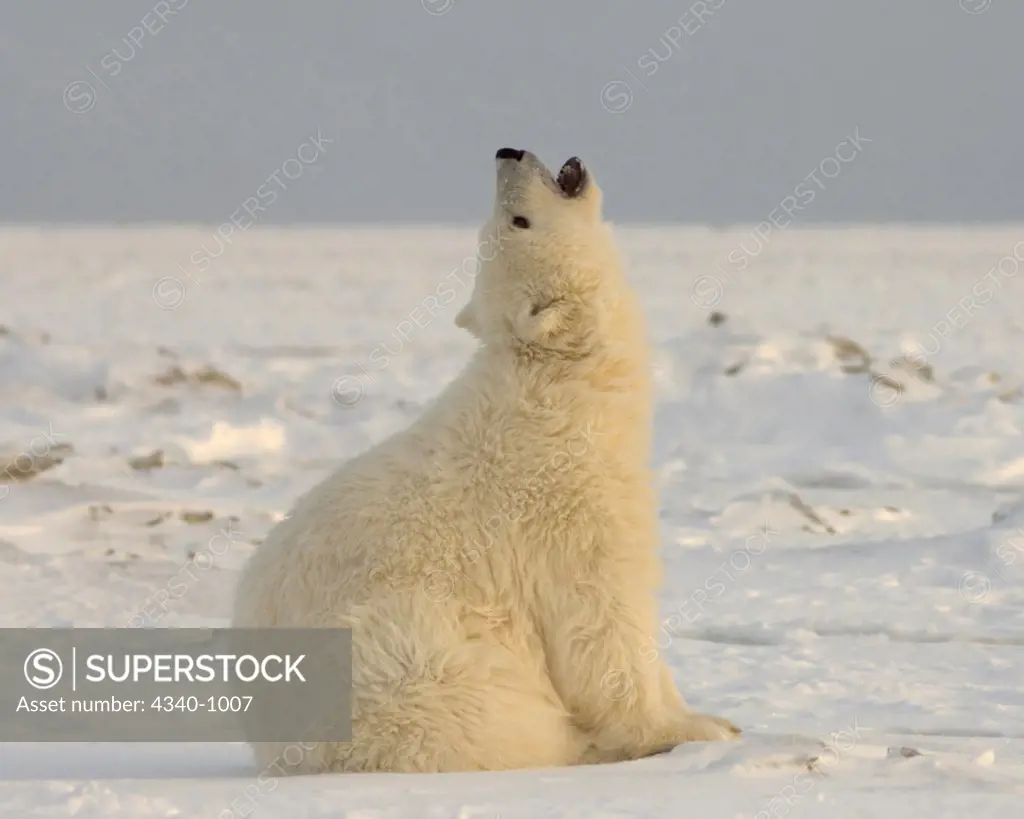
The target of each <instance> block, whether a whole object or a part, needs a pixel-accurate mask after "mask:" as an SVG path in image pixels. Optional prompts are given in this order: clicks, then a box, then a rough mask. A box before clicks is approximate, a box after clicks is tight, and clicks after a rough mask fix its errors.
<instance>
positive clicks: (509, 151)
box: [494, 148, 526, 162]
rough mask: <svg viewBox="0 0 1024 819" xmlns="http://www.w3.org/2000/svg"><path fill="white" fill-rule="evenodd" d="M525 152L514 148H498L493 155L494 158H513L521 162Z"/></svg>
mask: <svg viewBox="0 0 1024 819" xmlns="http://www.w3.org/2000/svg"><path fill="white" fill-rule="evenodd" d="M525 153H526V151H517V150H516V149H515V148H499V149H498V153H496V154H495V155H494V158H495V159H514V160H515V161H516V162H521V161H522V159H523V155H524V154H525Z"/></svg>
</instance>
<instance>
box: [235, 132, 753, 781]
mask: <svg viewBox="0 0 1024 819" xmlns="http://www.w3.org/2000/svg"><path fill="white" fill-rule="evenodd" d="M496 164H497V195H496V199H495V203H494V210H493V214H492V216H491V218H490V220H489V221H488V222H487V223H486V224H485V225H484V226H483V228H482V229H481V231H480V245H479V248H478V250H479V253H478V260H479V264H478V266H477V268H476V270H477V275H476V276H475V282H474V285H473V290H472V293H471V295H470V299H469V301H468V303H467V304H466V306H465V307H464V308H463V309H462V310H461V311H460V312H459V313H458V315H457V316H456V319H455V322H456V324H457V325H458V326H459V327H461V328H464V329H465V330H467V331H469V332H470V333H472V334H473V335H474V336H476V338H477V339H478V340H479V342H480V344H479V348H478V351H477V352H476V354H475V355H474V357H473V358H472V359H471V361H470V362H469V363H468V365H467V366H466V368H465V370H464V371H463V372H462V374H461V375H460V376H459V377H458V378H457V379H456V380H455V381H454V382H453V383H452V384H450V385H449V386H448V387H447V389H445V390H444V391H443V392H442V393H441V395H440V397H439V398H438V399H437V401H436V402H435V403H434V405H433V406H432V407H430V408H429V409H428V410H427V411H426V412H425V414H424V415H423V416H422V417H421V418H420V419H419V420H418V421H416V422H415V423H414V424H413V425H412V426H411V427H409V428H408V429H406V430H404V431H403V432H400V433H398V434H396V435H394V436H393V437H392V438H390V439H388V440H386V441H384V442H383V443H381V444H380V445H378V446H376V447H374V448H373V449H371V450H369V451H368V452H366V453H364V454H362V455H360V456H358V457H356V458H354V459H353V460H351V461H350V462H348V463H347V464H345V465H344V466H342V467H341V468H340V469H339V470H338V471H337V472H335V473H334V474H333V475H332V476H330V477H328V478H327V479H326V480H325V481H324V482H323V483H321V484H320V485H319V486H316V487H315V488H313V489H312V490H311V491H310V492H308V493H307V494H306V495H305V496H304V497H303V498H301V499H300V500H299V501H298V503H297V504H296V506H295V507H294V509H293V511H292V514H291V515H290V516H289V517H288V518H286V519H285V520H283V521H282V522H281V523H279V524H278V525H277V526H276V527H275V528H274V529H273V530H272V531H271V532H270V533H269V535H268V537H267V538H266V540H265V541H264V543H263V544H262V546H260V548H259V549H258V551H257V553H256V554H255V555H254V556H253V558H252V560H251V561H250V563H249V564H248V566H247V567H246V569H245V571H244V573H243V576H242V578H241V581H240V585H239V588H238V593H237V599H236V603H235V617H234V624H235V625H236V626H238V627H346V628H351V629H352V655H353V692H352V719H353V734H352V741H351V742H347V743H317V744H315V745H313V746H312V747H311V748H310V749H307V750H306V751H305V752H303V753H301V757H302V758H301V760H297V759H296V760H293V761H288V764H287V766H286V765H284V764H283V763H282V754H281V750H282V748H283V747H285V746H284V745H274V744H272V743H254V748H255V751H256V756H257V759H258V761H259V762H261V763H262V764H264V765H265V764H268V763H270V762H271V761H274V760H277V764H278V767H279V768H285V767H287V769H288V771H289V772H294V773H315V772H326V771H393V772H414V771H422V772H451V771H484V770H501V769H512V768H540V767H549V766H563V765H575V764H589V763H600V762H613V761H619V760H627V759H635V758H639V757H644V756H648V755H652V754H657V753H660V752H664V751H667V750H669V749H671V748H672V747H674V746H676V745H678V744H680V743H683V742H689V741H710V740H723V739H733V738H735V737H737V736H738V735H739V730H738V729H737V728H736V727H735V726H733V725H732V724H731V723H730V722H728V721H727V720H725V719H721V718H718V717H713V716H709V715H706V714H699V713H695V712H693V711H691V710H690V709H689V708H688V707H687V705H686V703H685V702H684V700H683V698H682V697H681V696H680V694H679V693H678V691H677V690H676V687H675V684H674V682H673V679H672V675H671V672H670V670H669V668H668V667H667V666H666V665H664V664H663V663H662V662H661V661H660V660H658V659H657V658H654V659H651V658H650V657H649V652H648V653H647V654H645V653H644V652H643V651H642V650H641V649H642V648H643V647H644V646H647V645H649V643H650V640H651V638H652V637H653V635H654V634H655V632H656V630H657V628H658V605H657V601H656V597H655V595H656V590H657V586H658V584H659V573H660V568H659V561H658V554H657V551H658V537H657V523H658V511H657V499H656V494H655V490H654V487H653V480H652V474H651V472H650V470H649V466H648V460H649V458H650V454H651V425H652V417H651V416H652V397H651V383H650V376H649V363H648V349H647V346H646V342H645V338H644V329H643V322H642V317H641V313H640V310H639V308H638V303H637V301H636V300H635V298H634V295H633V294H632V292H631V290H630V289H629V287H628V286H627V283H626V281H625V278H624V276H623V272H622V269H621V265H620V261H619V257H618V253H617V250H616V247H615V244H614V241H613V236H612V231H611V228H610V226H609V225H607V224H606V223H605V222H604V221H603V220H602V214H601V203H602V194H601V191H600V189H599V188H598V186H597V183H596V181H595V180H594V178H593V176H592V175H591V174H590V172H589V171H588V170H587V168H585V166H584V165H583V163H582V162H581V161H580V160H579V159H578V158H576V157H573V158H571V159H569V160H568V161H567V162H566V163H565V164H564V165H563V166H562V169H561V171H560V172H559V173H558V175H557V177H555V176H553V175H552V174H551V173H550V172H549V171H548V170H547V169H546V168H545V167H544V165H543V164H541V162H540V161H539V160H538V159H537V157H536V156H534V155H533V154H532V153H529V152H527V151H522V150H514V149H511V148H502V149H501V150H499V151H498V152H497V154H496ZM304 747H305V746H304ZM288 756H289V755H288V754H284V755H283V758H284V760H288ZM293 756H295V757H298V756H300V754H298V753H296V754H293Z"/></svg>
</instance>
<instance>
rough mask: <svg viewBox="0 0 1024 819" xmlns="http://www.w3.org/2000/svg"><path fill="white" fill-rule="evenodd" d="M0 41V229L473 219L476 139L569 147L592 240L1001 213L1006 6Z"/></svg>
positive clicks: (783, 1) (1010, 34) (152, 27)
mask: <svg viewBox="0 0 1024 819" xmlns="http://www.w3.org/2000/svg"><path fill="white" fill-rule="evenodd" d="M971 12H974V13H971ZM161 18H163V19H161ZM0 20H2V23H0V112H2V120H0V152H2V156H3V157H4V159H5V160H6V161H5V165H6V167H5V169H4V174H3V180H2V182H0V186H2V188H0V190H2V193H0V221H90V222H97V221H113V222H132V221H153V220H160V221H191V222H198V221H203V222H222V221H224V220H225V219H226V218H228V217H229V216H230V214H232V213H234V212H236V211H237V210H238V209H239V207H241V206H242V204H243V202H246V201H248V202H250V203H254V202H258V203H260V204H261V205H262V206H263V207H264V209H263V210H262V211H256V212H257V213H258V217H257V218H258V219H259V220H260V221H263V222H278V223H281V222H296V221H300V222H379V221H418V222H451V221H457V222H471V223H472V222H479V221H480V220H481V218H482V216H483V213H484V211H485V210H486V209H487V208H489V206H490V202H491V198H492V195H493V184H494V171H493V155H494V151H495V150H496V149H497V148H500V147H503V146H510V147H514V148H528V149H530V150H533V151H534V152H535V153H537V154H538V155H539V156H540V157H541V159H542V160H544V161H545V162H547V163H548V164H549V165H551V166H555V167H557V166H558V165H559V164H561V162H562V161H563V160H564V159H566V158H567V157H568V156H570V155H572V154H578V155H579V156H581V157H582V158H583V160H584V161H585V162H586V163H587V164H588V165H589V166H590V167H591V169H592V171H593V172H594V174H595V176H596V178H597V179H598V181H599V183H600V184H601V185H602V187H603V188H604V190H605V196H606V202H607V207H606V211H607V213H608V215H609V216H610V217H611V218H613V219H615V220H616V221H619V222H700V223H714V224H722V223H731V222H756V221H760V220H761V219H763V218H765V216H766V215H767V214H768V213H769V212H770V211H771V210H772V209H773V208H775V207H776V206H777V205H778V204H779V203H780V202H782V201H783V200H785V198H786V197H787V196H791V197H793V199H796V200H797V201H798V202H804V203H805V206H803V207H802V208H801V209H800V210H799V211H798V212H797V215H798V218H800V219H801V220H804V221H807V222H837V221H962V222H972V221H1016V220H1024V193H1022V188H1024V186H1022V183H1024V60H1022V57H1021V54H1022V48H1024V46H1022V35H1024V2H1021V0H772V2H767V0H704V2H693V0H683V1H682V2H670V1H669V0H642V2H640V1H638V2H622V0H618V1H617V2H616V1H615V0H586V1H585V2H584V0H557V1H556V0H516V2H511V0H422V2H421V0H386V1H385V0H376V2H375V1H374V0H346V2H338V0H295V2H290V3H289V2H283V1H282V0H230V1H229V0H218V2H209V1H208V0H207V2H200V0H166V2H154V0H145V2H134V1H132V2H129V1H128V0H119V1H118V2H114V0H103V2H101V3H77V2H75V3H72V2H63V3H57V2H26V0H0ZM318 133H319V134H320V137H317V134H318ZM311 140H316V144H314V142H313V141H311ZM844 140H851V141H847V142H845V143H844ZM289 160H290V161H289ZM268 180H269V181H268ZM800 185H804V186H813V187H812V188H806V187H805V188H804V189H802V190H803V191H804V193H803V199H801V198H800V197H801V193H800V191H801V189H800V188H799V186H800ZM261 186H263V187H261ZM810 189H813V191H814V193H815V195H814V196H813V197H812V198H808V196H807V194H806V191H807V190H810ZM271 190H273V191H274V193H275V196H273V197H271V195H270V192H271ZM250 207H251V208H252V209H253V210H255V205H252V204H251V205H250Z"/></svg>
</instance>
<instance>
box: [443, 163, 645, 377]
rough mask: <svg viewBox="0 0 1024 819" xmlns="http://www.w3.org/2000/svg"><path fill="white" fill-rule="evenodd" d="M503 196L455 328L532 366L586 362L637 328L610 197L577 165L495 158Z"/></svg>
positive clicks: (484, 233) (496, 205) (485, 229)
mask: <svg viewBox="0 0 1024 819" xmlns="http://www.w3.org/2000/svg"><path fill="white" fill-rule="evenodd" d="M495 161H496V163H497V192H496V196H495V201H494V211H493V214H492V215H491V218H490V219H489V220H488V222H487V223H486V224H484V226H483V227H482V228H481V230H480V237H479V238H480V243H479V245H478V253H477V258H478V262H479V266H478V268H477V275H476V281H475V284H474V287H473V293H472V296H471V297H470V300H469V303H468V304H467V305H466V306H465V307H464V308H463V309H462V310H461V311H460V312H459V314H458V315H457V316H456V318H455V323H456V324H457V325H458V326H459V327H461V328H463V329H465V330H468V331H469V332H470V333H472V334H473V335H474V336H476V337H477V338H478V339H480V340H481V341H482V342H483V343H484V344H485V345H488V346H491V347H502V348H508V349H511V350H512V351H513V352H515V353H517V354H520V355H525V356H527V357H529V358H531V359H544V358H551V357H557V358H560V359H581V358H585V357H588V356H591V355H593V354H595V353H598V352H600V351H601V350H602V349H604V348H606V347H607V346H608V345H610V344H611V345H614V344H615V343H616V342H617V341H621V340H624V336H623V333H625V334H626V337H628V336H629V335H630V334H631V333H632V331H633V330H634V329H635V326H636V324H637V321H638V319H637V316H636V309H635V307H636V305H635V301H634V299H633V297H632V293H631V292H630V291H629V289H628V287H627V285H626V283H625V281H624V277H623V275H622V270H621V264H620V261H619V257H618V251H617V249H616V247H615V242H614V239H613V235H612V231H611V228H610V226H609V225H607V224H606V223H605V222H604V221H603V219H602V214H601V202H602V195H601V190H600V188H599V187H598V186H597V182H596V181H595V180H594V178H593V176H592V174H591V173H590V171H589V170H588V169H587V168H586V167H585V166H584V164H583V163H582V162H581V161H580V160H579V159H578V158H577V157H572V158H571V159H569V160H568V161H566V163H565V164H564V165H562V168H561V170H560V171H559V172H558V174H557V176H556V175H553V174H552V173H551V172H550V171H548V169H547V168H545V167H544V165H543V163H541V162H540V160H539V159H537V157H536V156H534V155H533V154H532V153H530V152H529V151H520V150H515V149H512V148H502V149H501V150H499V151H498V152H497V154H496V157H495Z"/></svg>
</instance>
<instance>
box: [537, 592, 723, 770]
mask: <svg viewBox="0 0 1024 819" xmlns="http://www.w3.org/2000/svg"><path fill="white" fill-rule="evenodd" d="M602 585H607V584H606V583H605V584H602V583H589V582H579V583H577V584H576V586H575V588H574V589H572V590H563V591H562V592H561V593H560V594H559V595H558V598H557V600H556V601H549V602H551V603H553V605H551V606H550V608H549V616H548V617H547V618H545V619H546V620H547V622H546V623H545V628H544V630H545V641H546V652H547V661H548V669H549V672H550V674H551V678H552V682H553V683H554V685H555V688H556V690H557V691H558V692H559V695H560V696H561V698H562V701H563V702H564V703H565V705H566V707H567V708H568V709H569V711H570V712H571V713H572V715H573V717H574V719H575V721H576V724H577V727H578V728H579V729H580V730H582V731H584V732H585V733H586V734H587V735H588V736H589V738H590V742H591V745H592V748H591V749H590V751H589V752H588V754H587V756H586V757H585V759H584V760H583V761H614V760H621V759H637V758H640V757H644V756H651V755H653V754H658V753H663V752H665V751H668V750H671V749H672V748H674V747H675V746H677V745H680V744H682V743H684V742H709V741H714V740H726V739H735V738H737V737H738V736H739V734H740V731H739V729H738V728H736V726H734V725H733V724H732V723H731V722H729V721H728V720H725V719H722V718H720V717H713V716H710V715H707V714H698V713H695V712H693V711H690V710H689V709H688V708H687V707H686V703H685V702H684V700H683V698H682V697H681V696H680V695H679V692H678V691H677V690H676V687H675V683H674V682H673V680H672V675H671V672H670V671H669V668H668V666H666V665H665V664H664V663H663V662H662V661H661V660H660V658H658V657H656V656H655V657H654V658H651V657H650V656H648V655H646V654H645V653H644V652H643V651H642V648H644V647H646V646H649V645H650V638H651V635H652V634H653V624H654V620H655V618H654V603H653V600H651V601H650V602H646V603H640V604H636V603H632V604H631V602H630V601H627V600H626V598H625V595H616V594H615V590H614V589H607V588H602ZM566 592H568V593H566Z"/></svg>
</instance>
